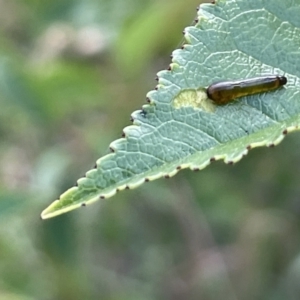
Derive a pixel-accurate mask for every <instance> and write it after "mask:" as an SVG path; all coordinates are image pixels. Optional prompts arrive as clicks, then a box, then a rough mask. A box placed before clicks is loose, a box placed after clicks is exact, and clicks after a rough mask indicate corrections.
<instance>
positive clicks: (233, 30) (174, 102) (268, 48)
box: [42, 0, 300, 218]
mask: <svg viewBox="0 0 300 300" xmlns="http://www.w3.org/2000/svg"><path fill="white" fill-rule="evenodd" d="M299 15H300V0H294V1H279V0H277V1H276V0H273V1H267V0H265V1H264V0H252V1H248V0H220V1H216V3H215V4H203V5H201V6H200V9H199V11H198V18H199V21H198V23H197V24H196V25H195V26H191V27H188V28H186V29H185V39H186V44H185V45H184V47H183V49H179V50H175V51H174V52H173V59H172V64H171V65H170V70H166V71H161V72H159V73H158V79H159V83H158V85H157V89H156V90H154V91H151V92H149V93H148V95H147V98H148V101H149V104H147V105H144V106H143V110H141V111H136V112H134V113H133V114H132V118H133V125H132V126H129V127H126V128H125V129H124V135H125V136H124V138H122V139H119V140H116V141H114V142H113V143H111V145H110V148H111V149H112V151H113V153H111V154H108V155H106V156H104V157H102V158H100V159H99V160H98V161H97V166H96V168H95V169H93V170H90V171H88V172H87V173H86V177H84V178H81V179H79V180H78V185H77V186H76V187H72V188H71V189H69V190H67V191H66V192H65V193H64V194H62V195H61V197H60V200H56V201H54V202H53V203H52V204H51V205H50V206H49V207H48V208H46V209H45V210H44V211H43V212H42V218H50V217H53V216H56V215H59V214H62V213H64V212H67V211H70V210H73V209H75V208H77V207H80V206H84V205H87V204H90V203H93V202H95V201H97V200H99V199H105V198H109V197H111V196H113V195H114V194H116V192H117V191H121V190H123V189H125V188H130V189H132V188H135V187H137V186H139V185H141V184H142V183H144V182H145V181H150V180H154V179H157V178H160V177H162V176H167V177H169V176H173V175H175V174H176V173H177V172H178V171H179V170H180V169H183V168H190V169H192V170H197V169H203V168H204V167H206V166H207V165H208V164H209V163H210V162H211V161H213V160H218V159H223V160H224V161H225V162H226V163H234V162H237V161H238V160H240V159H241V158H242V157H243V156H244V155H246V154H247V153H248V151H249V149H251V148H253V147H258V146H272V145H275V144H278V143H279V142H280V141H281V140H282V139H283V137H284V135H285V134H286V133H288V132H290V131H293V130H296V129H298V126H299V122H300V115H299V113H300V96H299V93H300V85H299V82H300V81H299V80H300V79H299V78H300V51H299V50H300V38H299V37H300V18H299ZM269 74H276V75H277V74H278V75H284V76H286V77H287V79H288V82H287V84H286V85H285V86H284V87H283V88H280V89H277V90H275V91H272V92H267V93H261V94H257V95H252V96H246V97H243V98H241V99H239V100H238V101H234V102H232V103H230V104H227V105H224V106H216V105H214V104H213V103H212V102H211V101H210V100H209V99H208V98H207V96H206V92H205V90H206V88H207V87H208V86H209V85H210V84H211V83H213V82H217V81H220V80H238V79H245V78H251V77H257V76H264V75H269Z"/></svg>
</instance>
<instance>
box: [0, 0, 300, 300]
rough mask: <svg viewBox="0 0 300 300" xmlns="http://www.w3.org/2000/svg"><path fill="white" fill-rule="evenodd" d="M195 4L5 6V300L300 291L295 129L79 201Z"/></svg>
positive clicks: (126, 0) (0, 99)
mask: <svg viewBox="0 0 300 300" xmlns="http://www.w3.org/2000/svg"><path fill="white" fill-rule="evenodd" d="M198 4H199V1H198V0H185V1H182V0H164V1H161V0H152V1H151V0H143V1H140V0H51V1H39V0H23V1H18V0H0V104H1V109H0V138H1V143H0V154H1V156H0V177H1V181H0V299H1V300H2V299H4V300H23V299H24V300H29V299H42V300H44V299H45V300H52V299H53V300H54V299H55V300H68V299H71V300H76V299H80V300H82V299H92V300H93V299H101V300H129V299H130V300H132V299H134V300H135V299H138V300H139V299H141V300H150V299H170V300H171V299H172V300H173V299H175V300H181V299H204V300H206V299H209V300H215V299H216V300H217V299H222V300H224V299H228V300H229V299H230V300H240V299H246V300H248V299H249V300H252V299H264V300H265V299H267V300H271V299H272V300H280V299H300V285H299V280H300V242H299V241H300V223H299V215H300V187H299V172H300V157H299V153H298V151H299V147H300V138H299V134H293V135H289V136H288V137H287V138H286V139H285V141H284V142H283V143H282V144H280V145H279V146H278V147H275V148H274V149H267V148H261V149H256V150H253V151H251V152H250V154H249V155H248V156H247V157H246V158H244V159H243V160H242V161H241V162H239V163H238V164H236V165H234V166H227V165H225V164H224V163H223V162H216V163H213V164H212V165H211V166H209V167H208V168H207V169H205V170H203V171H201V172H197V173H196V172H191V171H188V170H186V171H182V172H180V173H179V174H178V175H177V176H175V177H174V178H172V179H170V180H163V179H161V180H157V181H155V182H151V183H148V184H144V185H143V186H142V187H140V188H138V189H136V190H133V191H124V192H122V193H119V194H118V195H116V196H115V197H114V198H112V199H109V200H107V201H106V200H105V201H103V202H98V203H95V204H94V205H91V206H88V207H86V208H85V209H79V210H76V211H74V212H71V213H68V214H65V215H62V216H59V217H57V218H54V219H50V220H47V221H41V220H40V218H39V215H40V213H41V211H42V210H43V209H44V208H45V207H46V206H47V205H48V204H50V203H51V202H52V201H53V200H55V199H57V197H58V196H59V195H60V194H61V193H62V192H64V191H65V190H66V189H68V188H70V187H71V186H72V185H74V183H75V182H76V180H77V179H78V178H80V177H81V176H82V175H83V174H84V173H85V172H86V171H87V170H89V169H90V168H92V167H93V166H94V164H95V161H96V159H98V158H99V157H100V156H102V155H105V154H106V153H108V147H109V143H110V142H112V141H113V140H115V139H117V138H119V137H120V136H121V134H122V129H123V127H125V126H127V125H130V121H129V118H130V114H131V112H132V111H134V110H136V109H139V108H140V107H141V106H142V105H143V104H145V95H146V92H147V91H149V90H151V89H153V88H154V87H155V81H154V78H155V74H156V72H158V71H159V70H161V69H166V68H167V67H168V65H169V63H170V58H169V56H170V54H171V52H172V50H174V49H175V48H178V47H179V45H180V40H181V39H182V33H181V32H182V30H183V29H184V27H185V26H188V25H190V24H191V23H192V21H193V19H194V18H195V16H196V11H195V8H196V7H197V6H198Z"/></svg>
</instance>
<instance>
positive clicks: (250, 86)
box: [207, 75, 287, 105]
mask: <svg viewBox="0 0 300 300" xmlns="http://www.w3.org/2000/svg"><path fill="white" fill-rule="evenodd" d="M286 83H287V79H286V77H284V76H277V75H269V76H262V77H255V78H249V79H244V80H234V81H221V82H217V83H213V84H211V85H210V86H209V87H208V88H207V96H208V97H209V98H210V99H211V100H213V101H214V102H215V103H216V104H218V105H222V104H226V103H228V102H230V101H233V100H234V99H236V98H239V97H243V96H247V95H253V94H257V93H263V92H268V91H271V90H274V89H277V88H279V87H281V86H283V85H285V84H286Z"/></svg>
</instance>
